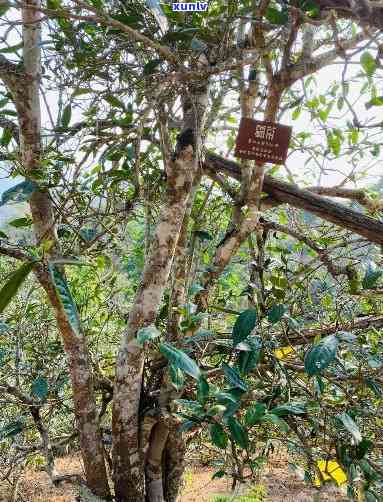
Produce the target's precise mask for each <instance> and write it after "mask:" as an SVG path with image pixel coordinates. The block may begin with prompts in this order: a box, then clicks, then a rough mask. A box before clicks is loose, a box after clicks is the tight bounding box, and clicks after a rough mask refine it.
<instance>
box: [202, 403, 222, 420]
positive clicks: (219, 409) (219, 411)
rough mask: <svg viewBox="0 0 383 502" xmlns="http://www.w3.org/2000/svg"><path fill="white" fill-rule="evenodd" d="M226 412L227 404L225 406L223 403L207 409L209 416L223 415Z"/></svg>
mask: <svg viewBox="0 0 383 502" xmlns="http://www.w3.org/2000/svg"><path fill="white" fill-rule="evenodd" d="M225 412H226V406H224V405H223V404H215V405H213V406H211V407H210V408H209V409H208V410H207V412H206V415H207V416H208V417H215V416H221V415H223V414H224V413H225Z"/></svg>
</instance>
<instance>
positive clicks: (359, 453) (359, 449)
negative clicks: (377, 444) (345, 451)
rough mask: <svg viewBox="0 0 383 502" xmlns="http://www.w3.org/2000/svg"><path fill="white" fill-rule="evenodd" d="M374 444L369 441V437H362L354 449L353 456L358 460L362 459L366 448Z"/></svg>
mask: <svg viewBox="0 0 383 502" xmlns="http://www.w3.org/2000/svg"><path fill="white" fill-rule="evenodd" d="M373 446H374V443H373V442H372V441H370V440H369V439H363V440H362V441H361V442H360V443H359V444H358V445H357V446H356V449H355V457H356V458H357V459H358V460H362V458H363V457H365V455H366V453H367V452H368V450H371V449H372V447H373Z"/></svg>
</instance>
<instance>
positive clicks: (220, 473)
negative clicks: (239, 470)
mask: <svg viewBox="0 0 383 502" xmlns="http://www.w3.org/2000/svg"><path fill="white" fill-rule="evenodd" d="M224 476H226V471H223V470H220V471H217V472H215V473H214V474H213V476H212V477H211V479H220V478H223V477H224Z"/></svg>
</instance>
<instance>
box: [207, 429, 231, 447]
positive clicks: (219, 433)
mask: <svg viewBox="0 0 383 502" xmlns="http://www.w3.org/2000/svg"><path fill="white" fill-rule="evenodd" d="M209 431H210V437H211V441H212V443H213V444H214V445H215V446H217V447H218V448H221V450H224V449H225V448H226V446H227V443H228V441H229V438H228V436H227V434H226V432H225V431H224V428H223V427H222V425H221V424H217V423H215V424H211V425H210V426H209Z"/></svg>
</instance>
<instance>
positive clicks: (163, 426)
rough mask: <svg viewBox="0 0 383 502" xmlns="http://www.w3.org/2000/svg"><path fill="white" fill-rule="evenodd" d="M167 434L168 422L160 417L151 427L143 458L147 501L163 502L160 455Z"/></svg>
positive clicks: (161, 455)
mask: <svg viewBox="0 0 383 502" xmlns="http://www.w3.org/2000/svg"><path fill="white" fill-rule="evenodd" d="M168 434H169V427H168V424H167V423H166V422H165V420H164V419H163V418H162V419H160V420H159V421H158V422H157V424H156V425H155V426H154V427H153V429H152V434H151V436H150V439H149V448H148V451H147V455H146V459H145V478H146V499H147V501H148V502H164V491H163V486H162V457H163V451H164V448H165V445H166V441H167V439H168Z"/></svg>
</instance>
